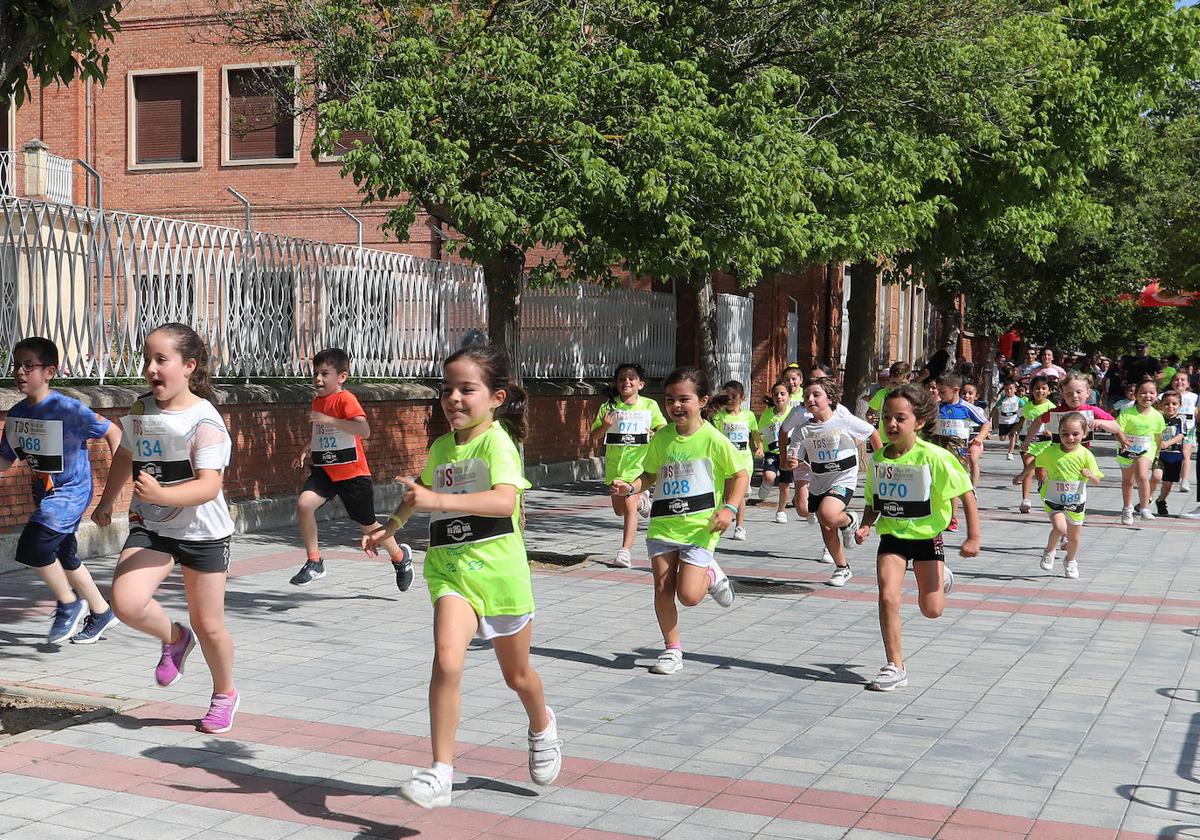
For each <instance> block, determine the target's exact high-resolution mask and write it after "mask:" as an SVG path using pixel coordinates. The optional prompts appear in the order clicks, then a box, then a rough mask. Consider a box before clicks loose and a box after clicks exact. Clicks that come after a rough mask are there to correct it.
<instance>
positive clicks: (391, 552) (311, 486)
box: [291, 347, 413, 592]
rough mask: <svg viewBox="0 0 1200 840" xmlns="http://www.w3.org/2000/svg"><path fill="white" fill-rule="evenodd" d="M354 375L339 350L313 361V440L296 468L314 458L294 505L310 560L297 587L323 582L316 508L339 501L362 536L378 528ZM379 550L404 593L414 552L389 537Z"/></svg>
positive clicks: (364, 424)
mask: <svg viewBox="0 0 1200 840" xmlns="http://www.w3.org/2000/svg"><path fill="white" fill-rule="evenodd" d="M349 375H350V357H349V356H347V355H346V352H345V351H344V350H339V349H337V348H336V347H333V348H330V349H328V350H322V351H321V352H320V353H318V354H317V355H316V356H314V357H313V385H314V386H315V387H316V389H317V395H316V396H315V397H314V398H313V402H312V411H310V412H309V414H308V418H309V419H310V420H311V421H312V424H313V427H312V441H311V443H310V444H309V446H308V447H307V448H305V449H302V450H301V451H300V454H299V455H298V456H297V457H296V461H295V464H294V466H295V467H296V469H303V468H304V461H305V457H306V456H307V457H310V458H311V459H312V465H311V467H310V468H309V474H308V479H307V480H306V481H305V482H304V490H303V491H302V492H301V493H300V498H299V500H298V501H297V502H296V520H297V522H298V523H299V525H300V538H301V539H302V540H304V550H305V551H306V552H307V553H308V559H307V560H306V561H305V563H304V565H303V566H302V567H301V569H300V571H298V572H296V574H295V575H294V576H293V577H292V581H291V582H292V583H293V584H294V585H296V586H308V584H310V583H312V582H313V581H314V580H319V579H321V578H323V577H325V563H324V561H322V560H321V552H320V550H319V548H318V545H317V515H316V514H317V509H318V508H319V507H321V506H322V505H324V504H325V503H326V502H328V501H329V500H330V499H332V498H333V497H334V496H337V497H338V498H339V499H341V500H342V504H343V505H344V506H345V508H346V513H347V514H349V516H350V518H351V519H353V520H354V521H355V522H357V523H358V524H359V526H360V527H361V528H362V532H363V533H364V534H368V533H370V532H371V531H374V530H376V529H377V528H379V527H380V526H379V523H378V522H377V521H376V520H375V485H374V483H373V482H372V481H371V470H370V468H369V467H368V466H367V456H366V453H365V452H363V445H362V442H363V438H366V437H370V436H371V427H370V425H368V423H367V415H366V412H364V411H363V408H362V405H361V404H359V402H358V398H357V397H355V396H354V394H352V393H350V392H349V391H345V390H343V389H342V386H343V385H344V384H345V383H346V378H347V377H348V376H349ZM380 545H381V546H382V547H383V549H384V550H385V551H387V553H388V556H389V557H391V558H392V565H393V566H395V568H396V586H397V587H399V589H400V591H401V592H404V591H406V590H407V589H408V587H409V586H411V585H412V579H413V567H412V549H411V548H409V547H408V545H406V544H404V543H400V544H397V543H396V540H395V539H394V538H392V537H388V538H387V539H386V540H384V541H383V542H382V543H380Z"/></svg>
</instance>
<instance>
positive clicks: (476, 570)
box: [421, 422, 534, 616]
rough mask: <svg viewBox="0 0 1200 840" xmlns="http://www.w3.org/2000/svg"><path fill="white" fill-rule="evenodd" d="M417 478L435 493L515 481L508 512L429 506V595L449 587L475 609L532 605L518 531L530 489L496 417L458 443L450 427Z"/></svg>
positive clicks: (516, 611)
mask: <svg viewBox="0 0 1200 840" xmlns="http://www.w3.org/2000/svg"><path fill="white" fill-rule="evenodd" d="M421 483H422V484H424V485H426V486H427V487H430V488H431V489H433V490H434V492H437V493H480V492H483V491H486V490H491V489H492V488H493V487H495V486H496V485H498V484H511V485H512V486H513V487H516V488H517V503H516V505H515V506H514V508H513V512H512V516H511V517H508V516H501V517H495V516H476V515H473V514H465V513H445V512H437V511H435V512H434V513H433V514H432V515H431V516H430V521H429V550H428V551H427V552H426V554H425V572H424V573H425V580H426V582H427V583H428V584H429V595H430V597H431V598H432V599H433V601H435V602H436V601H437V599H438V598H440V597H442V596H443V595H447V594H450V593H454V594H457V595H460V596H462V597H463V598H465V599H466V600H467V602H468V603H470V604H471V606H472V607H473V608H474V609H475V613H476V614H477V615H480V616H491V615H525V614H526V613H531V612H533V609H534V607H533V583H532V580H531V579H530V576H529V559H528V556H527V555H526V553H525V540H524V539H523V538H522V536H521V526H520V519H521V503H522V498H523V491H525V490H527V489H529V487H530V484H529V481H528V480H526V478H525V470H524V468H523V466H522V464H521V453H520V451H519V450H518V449H517V446H516V444H515V443H513V440H512V438H510V437H509V436H508V433H507V432H506V431H505V430H504V427H503V426H501V425H500V424H499V423H496V422H493V423H492V425H491V427H490V428H489V429H488V430H487V431H486V432H484V433H483V434H481V435H480V436H479V437H477V438H475V439H474V440H472V441H470V442H468V443H465V444H463V445H461V446H459V445H458V444H457V443H456V442H455V439H454V433H453V432H450V433H449V434H445V435H442V436H441V437H440V438H438V439H437V440H435V441H434V442H433V446H431V447H430V449H429V461H428V463H426V465H425V469H424V470H422V471H421Z"/></svg>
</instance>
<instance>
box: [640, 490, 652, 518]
mask: <svg viewBox="0 0 1200 840" xmlns="http://www.w3.org/2000/svg"><path fill="white" fill-rule="evenodd" d="M638 516H640V517H641V518H642V519H649V518H650V492H649V491H646V492H645V493H642V495H641V497H640V498H639V499H638Z"/></svg>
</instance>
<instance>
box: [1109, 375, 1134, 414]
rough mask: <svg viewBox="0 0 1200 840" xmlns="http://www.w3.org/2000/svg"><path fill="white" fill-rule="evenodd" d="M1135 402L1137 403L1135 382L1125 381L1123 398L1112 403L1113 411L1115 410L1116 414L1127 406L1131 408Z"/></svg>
mask: <svg viewBox="0 0 1200 840" xmlns="http://www.w3.org/2000/svg"><path fill="white" fill-rule="evenodd" d="M1136 403H1137V383H1136V382H1126V383H1125V399H1123V400H1117V401H1116V402H1115V403H1113V411H1115V412H1117V414H1120V413H1121V412H1122V411H1124V410H1125V409H1127V408H1131V407H1132V406H1133V405H1135V404H1136Z"/></svg>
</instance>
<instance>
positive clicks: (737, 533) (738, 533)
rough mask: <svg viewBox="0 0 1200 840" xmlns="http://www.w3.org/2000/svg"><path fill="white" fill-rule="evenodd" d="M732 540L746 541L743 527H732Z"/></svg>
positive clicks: (744, 527)
mask: <svg viewBox="0 0 1200 840" xmlns="http://www.w3.org/2000/svg"><path fill="white" fill-rule="evenodd" d="M733 539H735V540H738V541H741V540H744V539H746V526H745V525H735V526H733Z"/></svg>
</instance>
